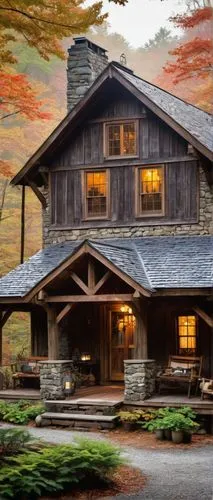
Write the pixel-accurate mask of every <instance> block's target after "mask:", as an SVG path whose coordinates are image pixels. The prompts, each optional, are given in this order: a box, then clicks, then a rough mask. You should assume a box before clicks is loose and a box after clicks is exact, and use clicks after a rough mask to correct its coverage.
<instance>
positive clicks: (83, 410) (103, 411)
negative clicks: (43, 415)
mask: <svg viewBox="0 0 213 500" xmlns="http://www.w3.org/2000/svg"><path fill="white" fill-rule="evenodd" d="M122 403H123V401H122V400H120V401H116V402H114V401H105V400H100V399H86V398H83V399H73V400H61V401H54V400H46V401H45V408H46V409H47V411H49V412H55V413H57V412H59V413H69V414H73V413H78V414H82V415H83V414H84V415H105V416H107V415H108V416H110V415H111V416H113V415H115V414H116V413H117V411H118V410H119V409H120V407H121V405H122Z"/></svg>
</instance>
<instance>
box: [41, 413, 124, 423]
mask: <svg viewBox="0 0 213 500" xmlns="http://www.w3.org/2000/svg"><path fill="white" fill-rule="evenodd" d="M42 418H47V419H48V418H49V419H52V418H53V419H59V420H84V421H87V422H89V421H90V422H92V421H94V422H113V421H114V420H116V419H117V418H118V417H117V416H116V415H85V414H84V413H59V412H58V413H54V412H45V413H42Z"/></svg>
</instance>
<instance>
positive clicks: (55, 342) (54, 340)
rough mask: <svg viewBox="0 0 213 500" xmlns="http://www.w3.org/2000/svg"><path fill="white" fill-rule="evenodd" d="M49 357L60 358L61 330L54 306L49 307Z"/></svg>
mask: <svg viewBox="0 0 213 500" xmlns="http://www.w3.org/2000/svg"><path fill="white" fill-rule="evenodd" d="M47 331H48V359H50V360H51V359H58V358H59V338H58V337H59V331H58V325H57V322H56V311H55V309H53V307H48V309H47Z"/></svg>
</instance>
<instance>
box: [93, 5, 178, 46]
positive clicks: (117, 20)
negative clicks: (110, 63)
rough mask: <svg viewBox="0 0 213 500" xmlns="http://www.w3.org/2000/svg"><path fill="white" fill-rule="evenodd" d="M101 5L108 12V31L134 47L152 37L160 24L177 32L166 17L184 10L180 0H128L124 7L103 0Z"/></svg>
mask: <svg viewBox="0 0 213 500" xmlns="http://www.w3.org/2000/svg"><path fill="white" fill-rule="evenodd" d="M93 1H94V0H87V3H88V4H91V3H93ZM103 5H104V11H105V12H106V11H107V12H109V18H108V22H109V23H110V26H111V27H110V31H112V32H117V33H119V34H120V35H122V36H123V37H124V38H126V39H127V41H128V42H129V44H130V45H131V46H132V47H135V48H137V47H140V46H141V45H144V43H146V42H147V41H148V40H149V39H150V38H153V37H154V35H155V33H156V32H157V31H158V30H159V29H160V27H161V26H163V27H166V28H167V29H170V30H171V31H172V33H174V34H175V33H177V34H178V31H177V29H175V28H173V26H172V23H170V22H169V21H168V18H169V17H170V16H172V15H174V14H177V13H180V12H183V10H184V2H181V1H180V0H164V1H161V0H129V2H128V5H126V6H125V7H122V6H118V5H115V4H114V3H112V2H108V0H103Z"/></svg>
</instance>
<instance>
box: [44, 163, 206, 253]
mask: <svg viewBox="0 0 213 500" xmlns="http://www.w3.org/2000/svg"><path fill="white" fill-rule="evenodd" d="M44 195H45V197H46V201H47V208H46V209H45V210H43V246H44V247H45V246H49V245H52V244H54V243H63V242H64V241H72V240H82V239H86V238H90V239H95V238H113V237H117V238H134V237H138V236H170V235H172V236H173V235H176V236H181V235H182V236H184V235H187V236H189V235H191V236H195V235H205V234H213V188H212V186H209V184H208V182H207V179H206V176H205V173H204V171H203V169H202V168H200V204H199V220H198V222H197V223H193V224H190V223H186V224H184V223H183V224H168V223H167V224H165V225H162V224H160V225H158V224H157V221H156V223H155V224H153V225H149V226H147V225H145V224H146V221H144V226H125V227H104V228H102V227H97V228H94V227H93V228H82V229H65V228H62V229H60V230H58V229H57V230H56V229H54V227H51V216H50V207H49V197H48V192H47V191H44ZM109 226H110V222H109Z"/></svg>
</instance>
